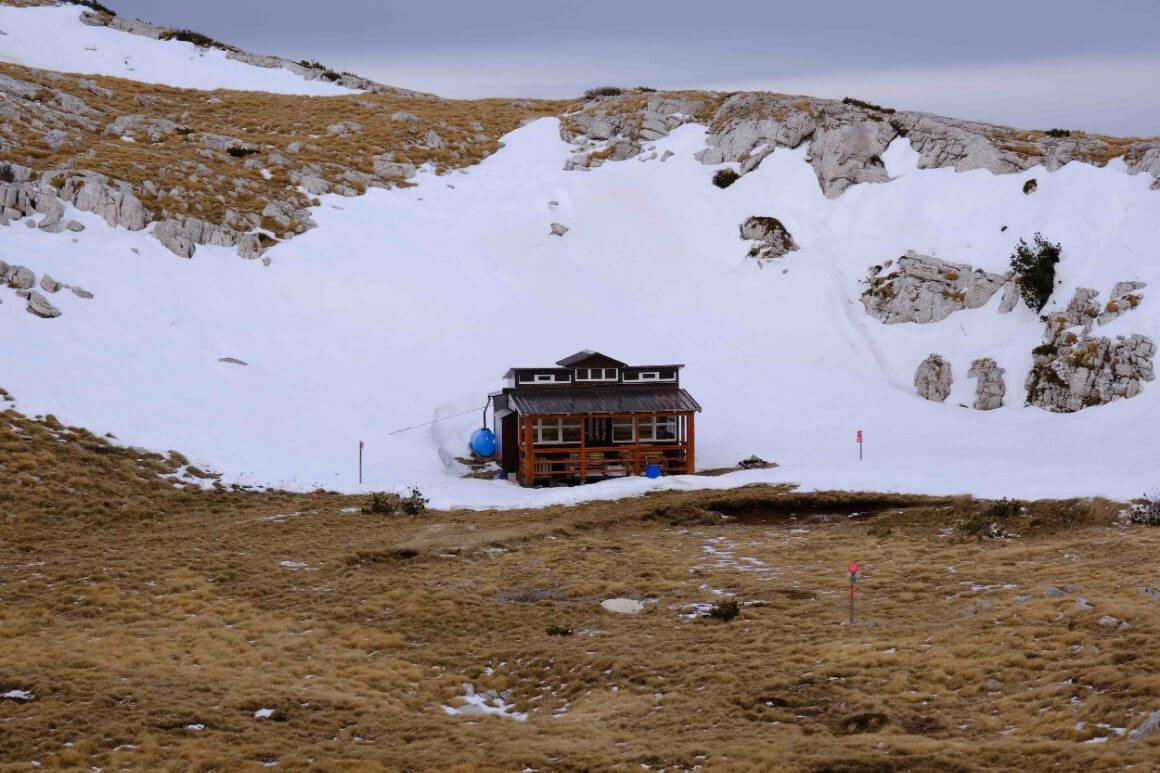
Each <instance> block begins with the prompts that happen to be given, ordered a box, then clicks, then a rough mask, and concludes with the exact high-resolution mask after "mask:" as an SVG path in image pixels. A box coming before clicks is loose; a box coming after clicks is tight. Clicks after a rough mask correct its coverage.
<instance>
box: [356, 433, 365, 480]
mask: <svg viewBox="0 0 1160 773" xmlns="http://www.w3.org/2000/svg"><path fill="white" fill-rule="evenodd" d="M365 445H366V444H365V443H363V442H362V441H361V440H360V441H358V482H359V485H360V486H361V485H362V452H363V447H364V446H365Z"/></svg>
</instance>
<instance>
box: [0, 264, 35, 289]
mask: <svg viewBox="0 0 1160 773" xmlns="http://www.w3.org/2000/svg"><path fill="white" fill-rule="evenodd" d="M4 283H5V284H7V285H8V286H9V287H11V288H12V289H14V290H28V289H30V288H31V287H32V286H33V285H35V284H36V274H34V273H32V269H29V268H25V267H24V266H8V267H7V269H6V271H5V273H4Z"/></svg>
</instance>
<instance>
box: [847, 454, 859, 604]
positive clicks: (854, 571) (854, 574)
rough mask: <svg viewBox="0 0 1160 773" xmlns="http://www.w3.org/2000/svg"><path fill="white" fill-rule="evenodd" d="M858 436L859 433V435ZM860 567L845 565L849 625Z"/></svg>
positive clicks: (851, 563) (855, 564)
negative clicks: (848, 584) (848, 579)
mask: <svg viewBox="0 0 1160 773" xmlns="http://www.w3.org/2000/svg"><path fill="white" fill-rule="evenodd" d="M859 434H860V433H859ZM861 568H862V565H861V564H859V563H858V562H857V561H851V562H850V563H848V564H846V573H847V574H848V575H849V577H850V624H851V625H853V624H854V588H855V587H857V585H858V570H859V569H861Z"/></svg>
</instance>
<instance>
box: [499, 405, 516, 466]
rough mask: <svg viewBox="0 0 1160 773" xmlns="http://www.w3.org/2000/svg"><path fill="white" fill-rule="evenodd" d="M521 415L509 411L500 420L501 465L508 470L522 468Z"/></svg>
mask: <svg viewBox="0 0 1160 773" xmlns="http://www.w3.org/2000/svg"><path fill="white" fill-rule="evenodd" d="M518 430H519V415H518V414H515V413H509V414H508V415H507V416H504V417H503V418H502V419H500V420H499V431H500V441H499V448H500V460H499V463H500V466H501V467H503V468H504V469H505V470H507V471H508V472H517V471H519V469H520V439H519V437H518V435H519V431H518Z"/></svg>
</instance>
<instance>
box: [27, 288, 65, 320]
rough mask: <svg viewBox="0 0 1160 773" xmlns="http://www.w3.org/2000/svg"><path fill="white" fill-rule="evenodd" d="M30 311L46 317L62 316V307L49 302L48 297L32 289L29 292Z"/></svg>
mask: <svg viewBox="0 0 1160 773" xmlns="http://www.w3.org/2000/svg"><path fill="white" fill-rule="evenodd" d="M28 313H29V314H35V315H36V316H38V317H43V318H45V319H52V318H53V317H59V316H60V309H58V308H57V307H55V306H53V305H52V304H51V303H49V302H48V299H47V298H45V297H44V296H43V295H41V294H40V293H38V292H36V290H31V291H29V293H28Z"/></svg>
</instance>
